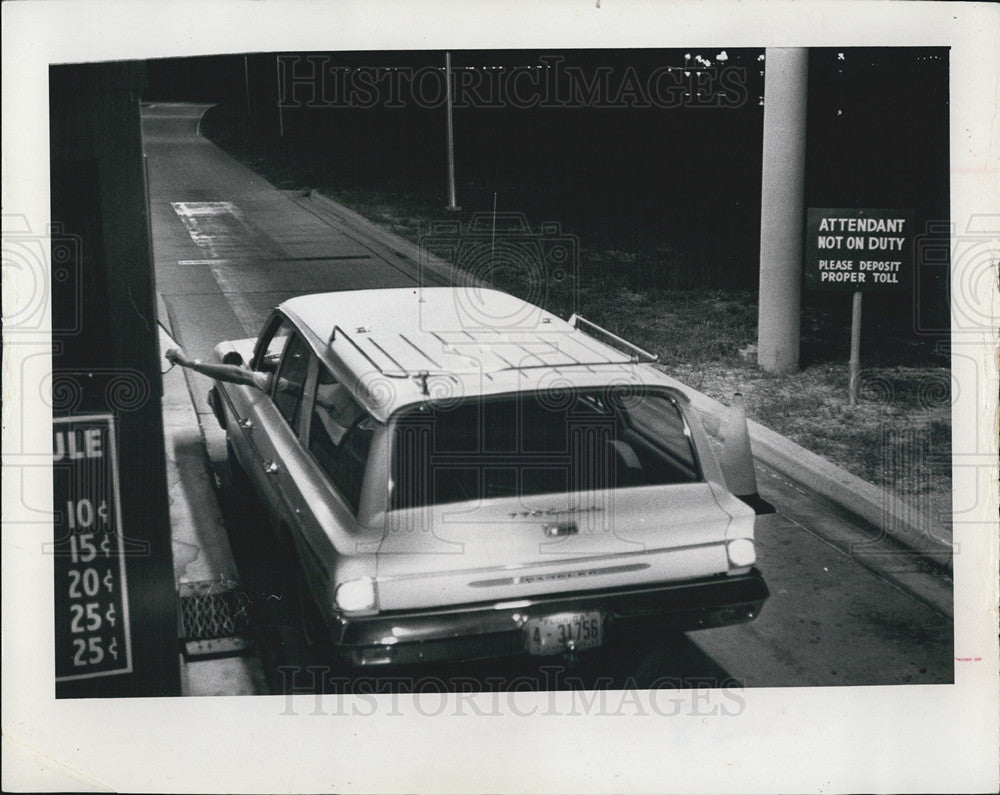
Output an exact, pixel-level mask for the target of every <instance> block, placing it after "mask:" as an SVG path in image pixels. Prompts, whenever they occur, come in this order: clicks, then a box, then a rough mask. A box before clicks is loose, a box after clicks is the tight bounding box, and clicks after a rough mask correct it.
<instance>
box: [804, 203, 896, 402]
mask: <svg viewBox="0 0 1000 795" xmlns="http://www.w3.org/2000/svg"><path fill="white" fill-rule="evenodd" d="M913 237H914V233H913V211H912V210H883V209H857V208H847V209H831V208H814V207H811V208H809V210H808V212H807V213H806V258H805V286H806V289H807V290H851V291H852V292H853V294H854V295H853V300H852V303H851V358H850V362H849V363H848V403H849V404H850V405H852V406H854V405H856V404H857V402H858V381H859V375H860V373H861V294H862V292H864V291H866V290H867V291H873V290H882V291H899V290H906V289H909V287H910V284H911V279H912V272H913Z"/></svg>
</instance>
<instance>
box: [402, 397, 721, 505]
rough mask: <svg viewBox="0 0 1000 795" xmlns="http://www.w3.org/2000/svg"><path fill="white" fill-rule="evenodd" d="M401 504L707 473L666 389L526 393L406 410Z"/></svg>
mask: <svg viewBox="0 0 1000 795" xmlns="http://www.w3.org/2000/svg"><path fill="white" fill-rule="evenodd" d="M392 445H393V447H392V450H393V453H392V486H391V488H392V493H391V501H390V502H391V506H392V508H395V509H402V508H413V507H417V506H421V505H430V504H441V503H451V502H463V501H466V500H482V499H493V498H500V497H523V496H529V495H534V494H548V493H559V492H576V491H588V490H599V489H618V488H629V487H635V486H650V485H661V484H669V483H687V482H692V481H696V480H699V479H700V477H701V473H700V470H699V468H698V462H697V458H696V456H695V454H694V450H693V448H692V445H691V439H690V434H689V432H688V428H687V425H686V423H685V421H684V418H683V417H682V415H681V414H680V411H679V410H678V408H677V405H676V404H675V403H674V401H673V400H672V399H671V398H670V397H668V396H666V395H663V394H656V393H642V394H635V393H634V392H632V393H629V394H625V393H624V392H615V391H603V392H602V391H595V392H578V391H577V392H566V393H551V392H549V393H521V394H518V395H513V396H505V397H500V398H489V399H476V400H470V401H465V402H462V403H459V404H457V405H453V406H448V407H443V406H439V407H431V406H419V407H414V408H410V409H407V410H404V411H403V412H402V413H401V414H399V415H398V416H397V418H396V421H395V422H394V424H393V431H392Z"/></svg>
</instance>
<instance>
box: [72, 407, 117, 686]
mask: <svg viewBox="0 0 1000 795" xmlns="http://www.w3.org/2000/svg"><path fill="white" fill-rule="evenodd" d="M52 432H53V440H52V450H53V465H52V478H53V499H54V506H55V517H54V526H55V536H54V543H53V545H52V554H53V560H54V561H55V654H56V681H57V682H62V681H69V680H72V679H90V678H93V677H98V676H112V675H116V674H127V673H131V672H132V646H131V638H130V635H129V615H128V590H127V584H126V580H125V548H124V539H123V537H122V526H121V506H120V500H119V479H118V452H117V450H118V448H117V444H116V441H115V426H114V418H113V416H112V415H110V414H101V415H90V416H80V417H54V418H53V419H52Z"/></svg>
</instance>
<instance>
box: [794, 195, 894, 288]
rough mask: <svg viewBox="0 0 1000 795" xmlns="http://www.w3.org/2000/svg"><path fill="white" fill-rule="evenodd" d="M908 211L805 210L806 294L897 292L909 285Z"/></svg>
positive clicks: (813, 208) (811, 208)
mask: <svg viewBox="0 0 1000 795" xmlns="http://www.w3.org/2000/svg"><path fill="white" fill-rule="evenodd" d="M913 215H914V214H913V211H912V210H881V209H879V210H859V209H856V208H849V209H839V210H838V209H830V208H815V207H810V208H809V209H808V211H807V213H806V260H805V286H806V288H807V289H810V290H852V291H853V290H898V289H900V288H906V287H908V286H909V285H910V272H911V271H912V269H913V238H914V231H913Z"/></svg>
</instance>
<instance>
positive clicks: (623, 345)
mask: <svg viewBox="0 0 1000 795" xmlns="http://www.w3.org/2000/svg"><path fill="white" fill-rule="evenodd" d="M568 322H569V324H570V325H571V326H573V328H575V329H579V330H580V331H582V332H583V333H584V334H587V335H588V336H591V337H594V334H593V333H591V332H594V331H596V332H598V333H599V334H603V335H604V336H605V337H607V338H608V339H609V340H611V341H612V342H613V343H616V344H617V346H618V350H619V351H622V353H625V354H628V355H629V356H631V357H632V360H633V361H635V362H638V361H641V360H645V361H647V362H657V361H659V360H660V357H659V355H657V354H655V353H650V352H649V351H647V350H643V349H642V348H640V347H639V346H638V345H633V344H632V343H631V342H629V341H628V340H625V339H622V338H621V337H619V336H618V335H617V334H613V333H612V332H610V331H608V330H607V329H606V328H602V327H601V326H598V325H597V324H596V323H594V322H593V321H590V320H587V318H585V317H581V316H580V315H578V314H576V313H575V312H574V313H573V315H572V316H571V317H570V319H569V321H568ZM581 324H582V325H583V326H585V327H586V328H580V326H581ZM594 338H595V339H597V340H598V341H599V342H604V340H601V339H599V338H598V337H594Z"/></svg>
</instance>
